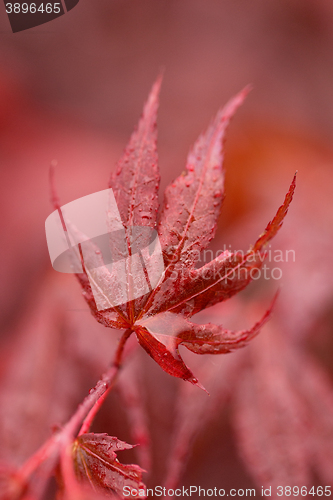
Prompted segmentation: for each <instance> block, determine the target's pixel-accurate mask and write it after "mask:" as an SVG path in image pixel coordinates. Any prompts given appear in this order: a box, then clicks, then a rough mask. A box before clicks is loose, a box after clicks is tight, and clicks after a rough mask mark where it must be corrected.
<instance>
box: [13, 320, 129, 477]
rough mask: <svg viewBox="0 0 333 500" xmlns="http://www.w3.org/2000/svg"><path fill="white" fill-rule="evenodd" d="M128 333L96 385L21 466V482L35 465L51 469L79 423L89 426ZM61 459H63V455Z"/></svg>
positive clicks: (111, 381) (111, 383)
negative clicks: (57, 430) (69, 417)
mask: <svg viewBox="0 0 333 500" xmlns="http://www.w3.org/2000/svg"><path fill="white" fill-rule="evenodd" d="M131 334H132V330H130V329H128V330H126V331H125V332H124V333H123V335H122V337H121V339H120V342H119V345H118V349H117V352H116V354H115V357H114V362H113V363H112V366H111V367H110V368H109V369H108V370H107V372H106V373H105V374H104V375H103V376H102V378H101V379H100V380H99V381H98V382H97V384H96V386H95V387H94V388H93V389H91V390H90V393H89V395H88V396H86V397H85V399H84V400H83V402H82V403H81V404H80V406H79V407H78V409H77V410H76V412H75V413H74V415H73V416H72V417H71V419H70V420H69V421H68V422H67V424H66V425H65V426H64V427H63V428H62V429H61V430H60V431H59V432H58V433H56V434H54V435H53V436H52V437H51V438H50V439H49V440H48V441H46V443H44V445H43V446H42V447H41V448H40V449H39V450H37V452H36V453H35V454H34V455H33V456H32V457H30V458H29V460H28V461H27V462H26V463H25V464H24V465H23V466H22V468H21V470H20V475H21V478H22V480H23V481H24V482H26V483H27V482H28V481H29V478H30V476H31V475H33V474H34V473H36V471H37V469H39V468H40V467H41V465H42V464H44V465H46V466H47V469H48V470H50V471H51V470H54V468H55V467H56V465H57V463H58V462H59V458H60V457H62V455H63V454H65V453H68V446H69V444H70V443H71V442H72V441H73V439H74V437H75V435H76V434H77V433H78V431H79V429H80V425H81V430H80V434H82V433H83V431H85V432H86V431H87V430H88V429H89V427H90V425H91V423H92V421H93V419H94V417H95V415H96V414H97V412H98V410H99V409H100V408H101V406H102V404H103V402H104V400H105V398H106V396H107V394H108V393H109V392H110V390H111V389H112V387H113V386H114V384H115V381H116V378H117V375H118V372H119V370H120V367H121V363H122V357H123V353H124V347H125V344H126V341H127V340H128V338H129V337H130V335H131ZM64 461H66V459H65V458H64ZM47 462H48V463H47Z"/></svg>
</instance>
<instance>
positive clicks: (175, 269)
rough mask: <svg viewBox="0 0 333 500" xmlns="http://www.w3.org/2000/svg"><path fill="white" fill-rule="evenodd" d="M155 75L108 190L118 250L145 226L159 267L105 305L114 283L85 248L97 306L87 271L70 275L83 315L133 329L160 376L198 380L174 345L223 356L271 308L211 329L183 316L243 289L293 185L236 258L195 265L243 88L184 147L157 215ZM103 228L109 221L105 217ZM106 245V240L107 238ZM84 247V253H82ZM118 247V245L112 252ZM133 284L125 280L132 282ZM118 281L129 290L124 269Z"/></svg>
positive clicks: (215, 212) (210, 230)
mask: <svg viewBox="0 0 333 500" xmlns="http://www.w3.org/2000/svg"><path fill="white" fill-rule="evenodd" d="M160 84H161V79H158V80H157V82H156V83H155V84H154V86H153V88H152V91H151V93H150V95H149V98H148V101H147V103H146V105H145V107H144V110H143V115H142V117H141V119H140V121H139V124H138V127H137V129H136V131H135V132H134V133H133V135H132V137H131V139H130V141H129V144H128V146H127V148H126V149H125V152H124V155H123V157H122V158H121V160H120V161H119V163H118V165H117V168H116V172H115V173H114V175H112V177H111V180H110V183H109V187H110V188H112V190H113V193H114V196H115V200H116V203H117V206H118V209H119V214H120V217H121V222H122V224H123V227H124V228H125V238H124V239H125V241H126V245H127V249H126V250H127V252H128V255H131V251H132V248H131V243H130V242H131V238H132V232H131V231H132V228H133V227H140V228H142V231H141V233H139V234H136V238H137V241H138V240H139V244H140V248H143V247H145V246H147V245H149V243H150V241H149V231H147V229H150V230H153V229H154V228H155V227H157V231H158V236H159V241H160V244H161V248H162V252H163V259H164V266H165V268H164V272H163V273H162V275H161V276H160V279H159V281H158V283H157V285H156V286H155V287H154V288H153V289H151V290H150V292H149V293H146V294H145V295H143V296H141V297H140V298H137V299H134V300H130V301H129V302H127V303H126V304H122V305H117V306H113V305H112V300H111V299H110V296H111V293H110V291H111V290H112V288H113V287H114V286H115V285H116V283H115V281H114V277H113V275H112V274H111V273H110V272H109V270H108V269H107V268H106V267H105V266H104V267H103V261H102V260H101V259H102V256H101V254H100V252H98V249H97V252H96V248H97V247H96V246H95V245H93V244H91V251H90V256H89V258H90V259H91V261H93V265H95V266H96V267H99V273H98V283H97V285H98V289H99V291H100V292H101V293H102V294H103V297H104V298H105V300H107V301H108V303H109V304H110V306H111V307H109V308H108V309H104V310H102V311H100V310H98V308H97V306H96V303H95V299H94V296H93V293H92V289H91V286H90V283H89V279H88V275H87V272H84V273H82V274H79V275H77V276H78V278H79V281H80V283H81V286H82V288H83V294H84V297H85V299H86V300H87V302H88V304H89V306H90V308H91V311H92V313H93V314H94V316H95V317H96V319H97V320H98V321H99V322H100V323H102V324H103V325H105V326H107V327H110V328H116V329H127V330H128V332H129V334H131V333H132V332H134V333H135V335H136V336H137V339H138V341H139V343H140V345H141V346H142V347H143V348H144V349H145V350H146V352H147V353H148V354H149V355H150V356H151V357H152V358H153V359H154V360H155V361H156V362H157V363H158V364H159V365H160V366H161V367H162V368H163V370H165V371H166V372H167V373H169V374H171V375H173V376H175V377H179V378H182V379H184V380H188V381H190V382H192V383H193V384H198V381H197V379H196V378H195V377H194V376H193V374H192V372H191V371H190V370H189V368H188V367H187V366H186V365H185V363H184V362H183V360H182V358H181V356H180V354H179V346H180V345H184V346H185V347H187V349H189V350H190V351H192V352H194V353H197V354H207V353H208V354H219V353H227V352H231V351H233V350H235V349H238V348H240V347H243V346H245V345H246V344H247V343H248V342H249V341H250V340H251V339H252V338H253V337H254V336H255V335H257V334H258V332H259V330H260V328H261V326H262V325H263V324H264V322H265V321H266V320H267V319H268V317H269V315H270V311H271V308H270V309H269V310H268V311H267V312H266V313H265V315H264V316H263V318H262V319H261V320H260V321H259V322H258V323H256V324H255V325H254V326H253V327H252V328H251V329H249V330H246V331H241V332H230V331H228V330H225V329H224V328H223V327H222V326H220V325H212V324H206V325H197V324H195V323H192V322H191V321H190V320H189V318H190V317H191V316H192V315H194V314H195V313H197V312H199V311H201V310H202V309H204V308H206V307H210V306H212V305H214V304H216V303H218V302H221V301H223V300H226V299H228V298H230V297H232V296H233V295H235V294H236V293H237V292H239V291H240V290H242V289H244V288H245V287H246V286H247V285H248V284H249V283H250V281H251V280H252V277H253V276H254V274H253V271H255V270H256V269H260V267H261V265H262V263H263V260H264V258H265V250H264V247H265V245H266V244H267V243H268V242H269V241H270V240H271V238H273V237H274V236H275V234H276V233H277V232H278V230H279V229H280V227H281V225H282V222H283V219H284V217H285V216H286V213H287V211H288V207H289V205H290V203H291V200H292V197H293V193H294V190H295V181H296V179H295V177H294V179H293V181H292V183H291V185H290V188H289V191H288V193H287V195H286V197H285V200H284V202H283V204H282V205H281V207H280V208H279V209H278V211H277V213H276V215H275V217H274V218H273V219H272V221H271V222H270V223H269V224H268V225H267V227H266V229H265V231H264V232H263V234H262V235H261V236H260V237H259V238H258V239H257V241H256V242H255V244H254V245H253V246H252V247H251V248H250V249H249V250H248V251H247V252H246V253H245V254H244V253H241V252H235V253H231V252H229V251H225V252H223V253H222V254H221V255H219V256H218V257H217V258H215V259H214V260H212V261H211V262H208V263H207V264H205V265H204V266H203V267H201V268H199V269H197V268H196V262H197V259H198V255H199V254H200V252H202V251H203V250H204V249H205V248H206V247H207V246H208V244H209V242H210V241H211V240H212V238H213V237H214V235H215V231H216V225H217V220H218V217H219V215H220V212H221V206H222V201H223V197H224V170H223V147H222V143H223V140H224V135H225V131H226V128H227V126H228V124H229V122H230V119H231V118H232V116H233V114H234V112H235V111H236V109H237V108H238V107H239V106H240V105H241V104H242V102H243V100H244V98H245V96H246V95H247V93H248V89H247V88H246V89H244V90H243V91H242V92H240V93H239V94H238V95H236V96H235V97H234V98H233V99H231V100H230V101H229V102H228V103H227V105H226V106H225V107H224V108H223V109H221V110H220V111H219V112H218V113H217V115H216V117H215V119H214V120H213V121H212V123H211V124H210V126H209V127H208V129H207V131H206V132H205V133H204V134H202V135H201V136H200V137H199V139H198V140H197V142H196V143H195V145H194V147H193V148H192V150H191V151H190V153H189V155H188V159H187V165H186V168H187V172H186V173H184V174H182V175H180V176H179V177H178V178H177V179H176V180H175V181H174V182H172V183H171V184H170V185H169V186H168V187H167V189H166V192H165V198H164V203H163V206H162V210H161V213H160V214H159V216H158V208H159V206H158V188H159V170H158V157H157V149H156V141H157V128H156V117H157V108H158V95H159V90H160ZM110 227H111V221H110ZM110 243H111V245H112V244H113V243H112V238H110ZM88 251H89V250H88ZM116 251H118V253H121V250H120V249H116ZM133 281H134V285H133ZM127 286H128V287H130V286H132V287H133V286H135V277H134V278H133V276H132V273H131V270H129V272H128V275H127Z"/></svg>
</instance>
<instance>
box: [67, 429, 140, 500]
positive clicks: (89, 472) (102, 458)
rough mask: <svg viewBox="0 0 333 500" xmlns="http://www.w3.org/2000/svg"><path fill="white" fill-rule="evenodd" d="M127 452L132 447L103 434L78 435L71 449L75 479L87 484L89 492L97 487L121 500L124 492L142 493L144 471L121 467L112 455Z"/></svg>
mask: <svg viewBox="0 0 333 500" xmlns="http://www.w3.org/2000/svg"><path fill="white" fill-rule="evenodd" d="M131 448H133V446H132V445H130V444H127V443H125V442H123V441H120V440H119V439H117V438H116V437H112V436H108V435H107V434H82V435H81V436H79V437H78V438H77V439H76V440H75V442H74V448H73V459H74V464H75V472H76V475H77V477H78V479H80V480H81V481H82V480H83V481H88V482H89V483H90V485H91V486H92V488H93V489H95V486H99V487H100V488H101V489H104V490H107V491H108V492H114V493H117V494H119V495H120V496H121V497H123V493H124V489H125V488H127V490H128V492H129V493H130V492H131V491H132V489H134V490H136V491H139V490H141V491H145V486H144V484H143V483H142V481H141V480H142V472H144V470H143V469H141V468H140V467H139V466H138V465H134V464H130V465H124V464H121V463H120V462H119V461H118V459H117V454H116V451H122V450H129V449H131ZM125 491H126V490H125ZM127 496H129V495H127ZM143 496H145V495H143ZM130 498H132V496H130Z"/></svg>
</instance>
